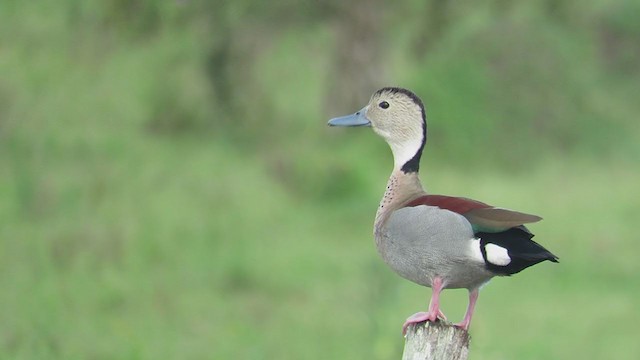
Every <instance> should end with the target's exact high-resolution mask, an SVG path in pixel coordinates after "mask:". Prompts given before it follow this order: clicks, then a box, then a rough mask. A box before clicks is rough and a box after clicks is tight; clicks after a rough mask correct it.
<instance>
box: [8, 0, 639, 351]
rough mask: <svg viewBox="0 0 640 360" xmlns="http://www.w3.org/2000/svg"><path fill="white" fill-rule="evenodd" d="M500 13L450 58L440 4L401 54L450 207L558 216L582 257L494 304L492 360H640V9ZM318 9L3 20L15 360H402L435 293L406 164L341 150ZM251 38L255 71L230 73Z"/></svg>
mask: <svg viewBox="0 0 640 360" xmlns="http://www.w3.org/2000/svg"><path fill="white" fill-rule="evenodd" d="M488 3H490V4H491V6H489V5H478V4H475V5H473V4H467V5H460V6H462V7H463V11H459V12H458V13H457V14H458V15H457V16H456V17H455V18H454V20H453V21H452V22H451V24H450V26H449V27H448V28H447V29H446V31H443V32H442V34H441V35H440V38H439V39H438V41H437V42H436V43H435V44H434V45H433V46H432V48H431V49H430V52H429V56H426V57H414V56H409V55H408V54H410V48H411V34H412V32H413V31H414V30H415V28H416V27H417V26H418V25H419V24H420V22H421V21H422V19H421V18H420V17H419V16H418V15H416V14H415V12H414V10H415V9H416V8H420V6H421V3H420V2H418V1H406V2H401V4H404V5H403V6H399V7H398V8H397V9H394V8H392V9H387V11H389V16H388V17H387V18H386V19H385V21H386V23H385V24H386V26H388V28H389V30H388V31H386V32H385V38H384V39H385V41H386V42H385V47H384V55H385V59H386V60H385V66H386V69H387V70H386V71H387V72H388V73H389V75H388V78H387V79H386V80H385V81H390V83H389V85H401V86H405V87H409V88H411V89H413V90H415V91H416V92H417V93H418V94H419V95H420V96H421V97H422V98H423V99H424V100H425V101H426V103H427V112H428V118H429V135H430V139H429V142H428V145H427V146H428V148H427V149H426V151H425V153H424V159H423V162H422V178H423V181H424V183H425V185H426V187H427V189H428V190H429V191H431V192H434V193H442V194H452V195H463V196H468V197H472V198H477V199H480V200H483V201H486V202H489V203H492V204H495V205H500V206H504V207H509V208H516V209H519V210H523V211H527V212H531V213H535V214H539V215H541V216H543V217H544V218H545V220H544V221H543V222H541V223H539V224H536V225H534V226H532V230H533V231H534V232H535V233H536V238H535V239H536V240H538V241H539V242H540V243H542V244H544V245H545V246H547V247H548V248H549V249H551V250H552V251H553V252H554V253H556V254H557V255H558V256H559V257H560V261H561V262H560V264H550V263H544V264H541V265H539V266H536V267H534V268H531V269H529V270H527V271H525V272H523V273H522V274H518V275H516V276H514V277H513V278H498V279H495V280H494V281H492V282H491V283H490V284H489V285H487V286H486V287H485V288H484V289H483V291H482V292H481V295H480V299H479V303H478V307H477V312H476V316H475V318H474V321H473V323H472V328H471V334H472V343H471V358H472V359H573V358H575V359H602V358H612V359H637V358H638V356H640V342H638V337H639V336H640V333H639V332H638V330H637V324H638V322H639V321H640V311H639V310H638V296H640V281H639V280H638V273H639V272H640V266H639V265H638V264H639V262H638V253H639V252H640V245H639V241H638V240H639V239H638V235H637V233H638V232H637V229H636V228H635V225H636V224H637V222H638V219H639V216H640V192H639V190H638V184H639V183H640V167H639V160H640V122H638V114H640V103H639V102H638V101H637V96H638V95H637V94H638V84H640V67H638V64H640V53H639V52H638V48H637V46H638V43H640V22H638V18H637V16H635V17H634V15H633V14H634V12H636V13H637V10H638V9H639V8H638V5H637V4H636V3H635V2H632V1H618V2H615V1H596V0H593V1H588V2H584V3H579V4H574V3H573V2H571V1H561V2H560V1H559V2H558V3H559V4H563V5H562V6H563V9H564V12H561V13H560V14H561V15H562V14H563V16H562V17H560V18H557V17H554V16H553V15H554V14H556V13H555V12H549V11H547V10H548V9H547V8H546V7H545V6H546V5H545V6H542V5H540V4H542V3H543V2H540V3H538V4H537V5H533V3H534V2H514V3H515V5H507V4H506V3H503V2H499V1H493V2H488ZM310 4H311V3H308V4H307V3H306V2H286V1H276V2H274V5H273V6H274V8H273V9H272V8H269V7H266V8H263V7H260V5H256V2H253V1H238V2H220V3H208V2H198V1H185V2H169V1H165V2H151V1H132V2H124V1H116V0H113V1H97V0H96V1H93V0H88V1H84V2H76V1H71V0H69V1H60V2H55V3H54V2H45V1H29V2H26V1H11V0H7V1H3V2H2V3H0V358H5V359H364V358H367V359H397V358H399V357H400V354H401V352H402V346H403V339H402V337H401V335H400V326H401V324H402V322H403V320H404V319H405V318H406V317H407V316H408V315H410V314H412V313H414V312H416V311H421V310H424V309H425V308H426V307H427V305H428V298H429V295H430V290H429V289H426V288H421V287H419V286H417V285H414V284H412V283H409V282H407V281H405V280H403V279H401V278H399V277H398V276H396V275H395V274H393V273H392V272H391V271H390V270H389V269H387V267H386V266H385V265H384V263H383V262H382V261H381V260H380V259H379V258H378V256H377V254H376V252H375V249H374V245H373V239H372V235H371V232H372V230H371V228H372V223H373V216H374V213H375V210H376V207H377V204H378V200H379V197H380V196H381V195H382V192H383V190H384V186H385V183H386V177H387V176H388V173H389V171H390V170H391V155H390V153H389V151H388V149H387V147H386V145H385V144H384V143H383V141H382V140H381V139H378V138H377V137H376V136H375V135H374V134H373V133H372V132H370V131H368V129H328V128H327V127H326V120H327V119H328V118H330V117H332V116H337V115H341V112H342V113H343V112H345V110H344V109H334V108H332V107H331V106H330V104H327V103H326V102H325V101H324V100H323V99H324V97H325V96H326V94H327V92H328V91H339V89H338V90H336V89H332V88H330V85H329V83H330V82H329V81H328V79H330V78H331V77H332V74H334V73H335V71H336V69H332V67H331V65H330V63H331V62H330V60H329V59H330V56H331V51H327V49H331V48H332V47H331V46H332V44H333V43H334V42H335V37H336V36H339V35H336V34H335V33H333V32H332V31H331V30H330V27H329V24H330V23H331V21H333V20H332V17H331V16H329V15H327V13H326V12H320V13H319V14H320V15H314V14H315V13H314V12H309V13H306V12H304V11H303V9H308V7H310V6H312V5H310ZM544 4H547V3H544ZM547 5H548V4H547ZM492 6H495V7H498V8H501V7H502V6H504V7H505V8H507V10H506V11H503V12H496V11H494V10H492V9H494V8H493V7H492ZM301 11H302V13H303V15H296V16H301V18H298V17H295V16H294V19H293V20H289V21H283V20H281V18H280V17H285V15H283V13H291V14H299V13H300V12H301ZM305 11H306V10H305ZM550 14H551V15H550ZM256 19H258V20H260V21H259V22H256V21H255V20H256ZM256 24H257V25H256ZM250 25H251V26H255V27H256V28H257V29H259V30H264V29H266V30H265V31H264V33H265V34H268V35H264V34H263V36H265V37H268V41H265V42H264V43H262V44H261V45H260V47H259V49H260V51H257V50H255V49H254V52H253V53H250V54H248V55H247V57H246V58H242V59H243V60H242V61H247V59H250V60H251V61H250V62H249V65H247V67H245V68H242V69H234V68H230V69H227V70H224V71H228V73H224V72H221V73H219V74H218V73H216V74H214V76H213V78H212V76H211V75H207V71H210V64H209V63H208V61H210V59H209V57H210V54H211V49H212V48H215V47H216V46H218V44H219V43H220V42H221V41H224V39H226V38H228V37H229V36H231V35H232V34H234V32H238V31H241V30H243V29H245V28H246V27H247V26H250ZM611 34H613V35H611ZM248 48H249V49H253V47H248ZM239 61H240V60H239ZM223 75H224V77H225V78H224V79H226V80H225V81H227V85H228V86H229V92H228V93H220V89H219V88H214V87H213V86H212V82H216V81H218V80H217V78H216V76H223ZM232 88H233V89H232ZM232 90H233V91H232ZM374 90H375V88H372V89H371V92H373V91H374ZM369 95H370V94H369V93H363V94H359V96H360V97H361V104H359V105H360V106H362V105H363V104H365V103H366V101H367V100H368V97H369ZM230 104H233V105H232V106H231V105H230ZM358 108H359V107H355V106H354V108H353V110H356V109H358ZM442 303H443V307H444V311H445V312H446V314H447V315H448V316H449V317H450V319H452V320H458V319H460V318H461V317H462V315H463V313H464V310H465V306H466V292H464V291H460V290H452V291H448V292H446V293H445V295H444V299H443V301H442Z"/></svg>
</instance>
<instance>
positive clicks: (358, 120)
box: [328, 107, 371, 126]
mask: <svg viewBox="0 0 640 360" xmlns="http://www.w3.org/2000/svg"><path fill="white" fill-rule="evenodd" d="M365 110H367V108H366V107H364V108H362V110H360V111H358V112H357V113H355V114H351V115H347V116H341V117H337V118H333V119H331V120H329V123H328V124H329V126H371V121H369V119H367V117H366V116H365V115H364V114H365V113H366V111H365Z"/></svg>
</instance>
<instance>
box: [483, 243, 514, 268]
mask: <svg viewBox="0 0 640 360" xmlns="http://www.w3.org/2000/svg"><path fill="white" fill-rule="evenodd" d="M484 249H485V251H486V252H487V261H488V262H490V263H492V264H494V265H498V266H507V265H509V263H510V262H511V258H510V257H509V252H508V251H507V249H505V248H503V247H502V246H498V245H496V244H487V245H486V246H485V247H484Z"/></svg>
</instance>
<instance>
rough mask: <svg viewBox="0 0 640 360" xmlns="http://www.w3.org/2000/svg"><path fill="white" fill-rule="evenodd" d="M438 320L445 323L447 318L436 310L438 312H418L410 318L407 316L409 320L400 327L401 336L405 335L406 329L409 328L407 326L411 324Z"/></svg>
mask: <svg viewBox="0 0 640 360" xmlns="http://www.w3.org/2000/svg"><path fill="white" fill-rule="evenodd" d="M438 318H440V319H442V320H444V321H446V320H447V317H446V316H445V315H444V314H443V313H442V311H440V309H438V312H437V313H436V312H433V313H432V312H424V311H422V312H419V313H415V314H413V315H411V316H409V318H407V321H405V322H404V324H403V325H402V335H406V334H407V328H408V327H409V325H411V324H417V323H421V322H423V321H431V322H435V321H436V320H438Z"/></svg>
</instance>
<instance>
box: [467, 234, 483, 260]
mask: <svg viewBox="0 0 640 360" xmlns="http://www.w3.org/2000/svg"><path fill="white" fill-rule="evenodd" d="M469 250H470V254H471V257H472V258H473V259H474V260H476V261H479V262H482V263H484V258H483V257H482V251H480V239H471V242H470V243H469Z"/></svg>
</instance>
